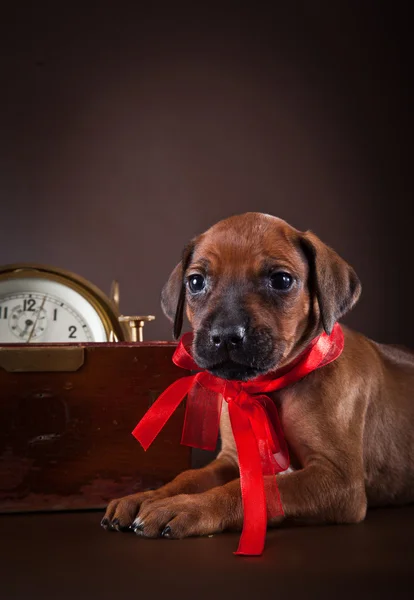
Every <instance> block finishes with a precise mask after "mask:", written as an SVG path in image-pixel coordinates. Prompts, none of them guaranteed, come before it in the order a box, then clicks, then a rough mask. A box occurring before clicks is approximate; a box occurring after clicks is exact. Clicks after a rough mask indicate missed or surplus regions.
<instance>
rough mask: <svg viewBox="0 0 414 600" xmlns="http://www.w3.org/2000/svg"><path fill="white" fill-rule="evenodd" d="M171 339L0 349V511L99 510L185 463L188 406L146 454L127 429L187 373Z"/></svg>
mask: <svg viewBox="0 0 414 600" xmlns="http://www.w3.org/2000/svg"><path fill="white" fill-rule="evenodd" d="M174 349H175V344H172V343H168V342H153V343H151V342H150V343H118V344H82V345H69V344H55V345H53V346H43V345H34V346H30V347H28V346H20V345H18V346H17V345H9V346H0V512H12V511H13V512H15V511H37V510H67V509H84V508H102V507H104V506H105V505H106V504H107V502H108V501H109V500H111V499H112V498H116V497H119V496H123V495H126V494H130V493H133V492H137V491H140V490H146V489H150V488H154V487H158V486H160V485H161V484H163V483H165V482H167V481H169V480H171V479H172V478H173V477H175V476H176V475H177V474H178V473H179V472H181V471H183V470H184V469H187V468H189V466H190V449H189V448H187V447H185V446H182V445H181V444H180V438H181V429H182V423H183V411H184V403H183V405H181V406H180V407H179V409H178V410H177V411H176V412H175V413H174V415H173V417H172V418H171V419H170V421H169V422H168V423H167V425H166V427H165V428H164V429H163V431H162V432H161V433H160V435H159V436H158V438H157V439H156V440H155V442H154V443H153V445H152V446H151V447H150V449H149V450H148V451H147V452H144V450H143V449H142V448H141V446H140V445H139V443H138V442H137V441H136V440H135V438H133V436H132V435H131V431H132V430H133V428H134V427H135V425H136V423H137V422H138V421H139V420H140V418H141V417H142V416H143V415H144V413H145V412H146V410H147V409H148V408H149V406H150V405H151V404H152V403H153V402H154V400H155V399H156V398H157V397H158V395H159V394H160V393H161V392H162V391H163V390H164V389H165V388H166V387H167V386H168V385H169V384H170V383H171V382H173V381H174V380H175V379H177V378H179V377H182V376H184V375H188V372H186V371H183V370H182V369H179V368H177V367H176V366H175V365H174V364H173V363H172V361H171V357H172V354H173V352H174Z"/></svg>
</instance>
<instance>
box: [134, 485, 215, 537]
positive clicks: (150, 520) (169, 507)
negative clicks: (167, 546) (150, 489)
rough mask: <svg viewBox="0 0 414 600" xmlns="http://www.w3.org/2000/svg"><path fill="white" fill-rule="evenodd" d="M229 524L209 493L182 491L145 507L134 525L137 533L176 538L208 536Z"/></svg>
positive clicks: (145, 535) (146, 535)
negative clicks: (186, 492)
mask: <svg viewBox="0 0 414 600" xmlns="http://www.w3.org/2000/svg"><path fill="white" fill-rule="evenodd" d="M224 514H225V513H224ZM225 527H226V523H225V522H224V519H223V512H222V510H221V507H220V506H219V503H217V502H215V501H214V499H213V498H211V497H207V494H191V495H188V494H181V495H179V496H173V497H172V498H163V499H161V500H155V501H154V502H151V503H148V504H145V505H143V506H142V507H141V510H140V512H139V515H138V517H137V519H135V521H134V523H133V524H132V529H133V530H134V531H135V533H136V534H137V535H142V536H144V537H149V538H155V537H159V536H162V537H166V538H173V539H180V538H184V537H188V536H193V535H208V534H211V533H216V532H219V531H222V530H223V529H225Z"/></svg>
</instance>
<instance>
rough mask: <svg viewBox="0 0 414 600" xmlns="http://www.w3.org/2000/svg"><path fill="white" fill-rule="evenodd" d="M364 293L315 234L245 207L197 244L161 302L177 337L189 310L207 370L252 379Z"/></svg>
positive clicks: (198, 356)
mask: <svg viewBox="0 0 414 600" xmlns="http://www.w3.org/2000/svg"><path fill="white" fill-rule="evenodd" d="M360 291H361V286H360V283H359V280H358V277H357V276H356V274H355V272H354V270H353V269H352V268H351V267H350V266H349V265H348V264H347V263H346V262H345V261H344V260H343V259H342V258H340V257H339V256H338V255H337V254H336V253H335V252H334V251H333V250H332V249H331V248H329V247H328V246H326V245H325V244H323V243H322V242H321V241H320V240H319V239H318V238H317V237H316V236H315V235H314V234H313V233H310V232H306V233H303V232H300V231H298V230H296V229H294V228H293V227H291V226H290V225H288V224H287V223H286V222H285V221H282V220H281V219H278V218H276V217H271V216H269V215H264V214H261V213H246V214H244V215H238V216H234V217H231V218H229V219H225V220H224V221H220V222H219V223H217V224H216V225H214V226H213V227H211V228H210V229H209V230H208V231H206V232H205V233H203V234H202V235H200V236H199V237H197V238H196V239H194V240H193V241H192V242H190V244H189V245H188V246H187V247H186V249H185V250H184V253H183V257H182V260H181V262H180V263H179V264H178V265H177V266H176V267H175V269H174V271H173V272H172V273H171V275H170V278H169V280H168V282H167V283H166V285H165V286H164V289H163V291H162V296H161V302H162V307H163V310H164V312H165V314H166V315H167V316H168V317H169V318H170V319H171V320H172V321H174V336H175V337H176V338H177V337H178V336H179V335H180V332H181V328H182V322H183V314H184V310H185V309H186V314H187V316H188V319H189V321H190V323H191V326H192V328H193V331H194V342H193V353H194V358H195V360H196V362H197V364H198V365H199V366H200V367H201V368H205V369H207V370H208V371H210V372H211V373H213V374H214V375H216V376H218V377H222V378H224V379H237V380H241V381H247V380H249V379H252V378H254V377H257V376H258V375H262V374H265V373H267V372H269V371H273V370H275V369H277V368H280V367H283V366H284V365H286V364H287V363H288V362H290V361H291V360H293V359H294V358H295V357H296V356H297V355H298V354H299V353H300V352H302V351H303V349H304V348H305V347H306V345H307V344H308V343H309V342H310V341H311V340H312V339H313V338H314V337H315V336H316V335H317V334H318V333H320V332H322V330H325V331H326V332H327V333H330V332H331V331H332V328H333V326H334V324H335V322H336V321H337V320H338V319H339V318H340V317H341V316H342V315H344V314H345V313H346V312H347V311H348V310H350V309H351V308H352V306H353V305H354V304H355V302H356V301H357V300H358V297H359V294H360Z"/></svg>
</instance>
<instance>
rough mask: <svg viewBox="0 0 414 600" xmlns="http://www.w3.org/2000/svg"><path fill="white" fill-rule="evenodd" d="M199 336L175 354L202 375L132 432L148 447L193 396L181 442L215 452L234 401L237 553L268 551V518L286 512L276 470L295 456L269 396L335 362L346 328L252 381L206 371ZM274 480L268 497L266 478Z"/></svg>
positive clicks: (170, 391)
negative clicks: (239, 521) (197, 357)
mask: <svg viewBox="0 0 414 600" xmlns="http://www.w3.org/2000/svg"><path fill="white" fill-rule="evenodd" d="M192 340H193V335H192V334H191V333H187V334H185V335H183V337H182V338H181V341H180V343H179V345H178V346H177V349H176V351H175V353H174V356H173V361H174V363H175V364H176V365H177V366H178V367H182V368H183V369H187V370H192V371H193V370H197V371H198V373H196V374H194V375H190V376H188V377H182V378H181V379H177V381H174V383H172V384H171V385H170V386H169V387H168V388H167V389H166V390H165V391H164V392H163V393H162V394H161V396H159V398H158V399H157V400H156V402H155V403H154V404H153V405H152V406H151V408H150V409H149V410H148V411H147V413H146V414H145V415H144V417H143V418H142V419H141V421H140V422H139V423H138V425H137V426H136V427H135V429H134V431H133V432H132V435H133V436H134V437H135V438H136V439H137V440H138V441H139V443H140V444H141V445H142V447H143V448H144V449H145V450H147V448H148V447H149V446H150V445H151V443H152V442H153V440H154V439H155V437H156V436H157V435H158V433H159V432H160V431H161V429H162V428H163V427H164V425H165V423H166V422H167V421H168V419H169V418H170V417H171V415H172V413H173V412H174V411H175V409H176V408H177V407H178V405H179V404H180V403H181V402H182V400H183V399H184V397H185V396H186V395H187V396H188V399H187V406H186V411H185V420H184V427H183V433H182V438H181V443H182V444H185V445H187V446H193V447H196V448H202V449H205V450H214V449H215V447H216V444H217V436H218V431H219V422H220V413H221V405H222V400H223V398H224V400H225V401H226V402H227V403H228V408H229V416H230V422H231V426H232V430H233V435H234V439H235V442H236V446H237V453H238V458H239V467H240V485H241V493H242V503H243V515H244V522H243V531H242V534H241V537H240V542H239V547H238V550H237V552H236V553H235V554H243V555H251V556H257V555H260V554H262V552H263V548H264V542H265V537H266V527H267V520H268V518H272V517H275V516H279V515H283V507H282V502H281V500H280V496H279V490H278V487H277V483H276V477H275V475H276V473H280V472H281V471H284V470H285V469H287V467H288V466H289V455H288V449H287V445H286V441H285V439H284V436H283V432H282V427H281V425H280V422H279V417H278V414H277V410H276V406H275V404H274V403H273V402H272V400H270V398H268V396H265V395H263V394H265V393H268V392H274V391H276V390H280V389H281V388H284V387H286V386H288V385H291V384H293V383H295V382H296V381H299V380H300V379H302V378H303V377H305V376H306V375H308V374H309V373H311V372H312V371H314V370H315V369H319V368H320V367H323V366H325V365H327V364H328V363H330V362H332V361H334V360H335V359H336V358H338V356H339V355H340V354H341V352H342V350H343V347H344V336H343V332H342V329H341V327H340V326H339V325H338V324H335V326H334V328H333V330H332V333H331V335H329V336H328V335H327V334H325V333H322V334H321V335H320V336H318V337H317V338H316V339H315V340H313V342H312V343H311V344H310V345H309V346H308V348H307V349H306V350H305V351H304V352H303V353H302V354H301V356H300V357H299V359H298V360H296V361H295V362H294V364H293V365H290V366H289V367H288V368H287V369H286V368H285V369H284V370H283V372H282V374H281V372H280V371H279V372H275V373H268V374H267V375H263V376H260V377H257V378H256V379H252V380H251V381H246V382H243V381H227V380H225V379H221V378H219V377H215V376H214V375H211V374H210V373H208V372H207V371H203V370H200V367H199V366H198V365H197V364H196V363H195V361H194V359H193V357H192V355H191V344H192ZM266 475H273V477H272V478H271V479H270V482H271V488H272V489H271V491H270V492H269V490H268V494H267V496H266V493H265V487H264V479H263V478H264V476H266Z"/></svg>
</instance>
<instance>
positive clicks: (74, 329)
mask: <svg viewBox="0 0 414 600" xmlns="http://www.w3.org/2000/svg"><path fill="white" fill-rule="evenodd" d="M77 329H78V328H77V327H75V325H71V326H70V327H69V337H70V338H72V339H76V335H75V333H76V332H77Z"/></svg>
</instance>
